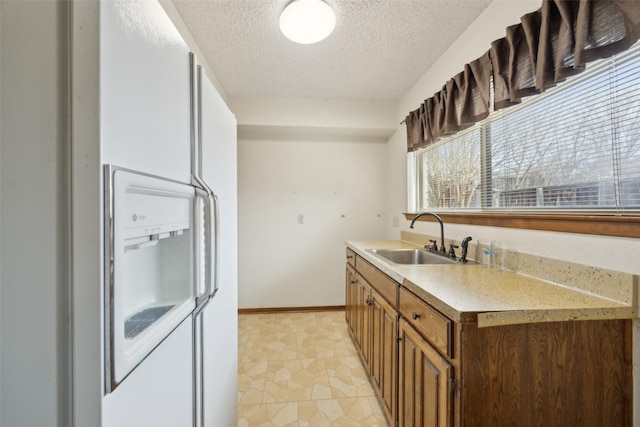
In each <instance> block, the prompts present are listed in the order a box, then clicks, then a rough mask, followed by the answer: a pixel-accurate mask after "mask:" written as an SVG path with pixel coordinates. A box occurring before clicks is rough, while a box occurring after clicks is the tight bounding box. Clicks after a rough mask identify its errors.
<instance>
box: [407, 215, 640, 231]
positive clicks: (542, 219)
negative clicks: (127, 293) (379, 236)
mask: <svg viewBox="0 0 640 427" xmlns="http://www.w3.org/2000/svg"><path fill="white" fill-rule="evenodd" d="M436 212H437V213H438V215H439V216H440V217H441V218H442V220H443V221H444V222H446V223H449V224H468V225H481V226H488V227H506V228H518V229H524V230H538V231H556V232H562V233H578V234H591V235H599V236H612V237H629V238H640V215H637V214H613V213H610V214H609V213H607V214H605V213H596V212H593V213H581V214H575V213H560V212H554V213H538V212H536V213H521V212H443V211H439V210H438V211H436ZM417 215H418V214H417V213H409V212H407V213H404V217H405V219H406V220H407V221H411V220H413V219H414V218H415V217H416V216H417ZM418 221H435V220H433V219H432V218H431V217H429V216H423V217H420V218H419V219H418Z"/></svg>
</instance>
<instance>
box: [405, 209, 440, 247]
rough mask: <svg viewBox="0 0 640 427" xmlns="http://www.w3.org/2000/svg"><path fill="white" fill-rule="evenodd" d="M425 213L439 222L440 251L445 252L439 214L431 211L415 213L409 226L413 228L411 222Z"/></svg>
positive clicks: (413, 222)
mask: <svg viewBox="0 0 640 427" xmlns="http://www.w3.org/2000/svg"><path fill="white" fill-rule="evenodd" d="M425 215H429V216H432V217H434V218H435V219H436V220H437V221H438V223H439V224H440V252H442V253H445V254H446V253H447V250H446V249H445V245H444V224H443V223H442V218H440V216H439V215H436V214H434V213H433V212H422V213H420V214H418V215H416V217H415V218H413V220H412V221H411V224H410V225H409V228H413V224H415V222H416V220H417V219H418V218H420V217H421V216H425Z"/></svg>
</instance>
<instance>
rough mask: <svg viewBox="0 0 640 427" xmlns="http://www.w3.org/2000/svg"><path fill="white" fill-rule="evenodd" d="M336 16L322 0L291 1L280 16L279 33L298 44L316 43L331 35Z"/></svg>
mask: <svg viewBox="0 0 640 427" xmlns="http://www.w3.org/2000/svg"><path fill="white" fill-rule="evenodd" d="M335 26H336V14H335V13H334V12H333V9H331V6H329V5H328V4H327V3H325V2H324V1H322V0H293V1H292V2H291V3H289V4H288V5H287V7H285V8H284V10H283V11H282V15H280V31H282V34H284V35H285V37H286V38H288V39H289V40H291V41H294V42H296V43H300V44H312V43H317V42H319V41H320V40H324V39H325V38H327V36H329V34H331V32H332V31H333V29H334V28H335Z"/></svg>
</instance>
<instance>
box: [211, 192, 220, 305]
mask: <svg viewBox="0 0 640 427" xmlns="http://www.w3.org/2000/svg"><path fill="white" fill-rule="evenodd" d="M211 202H212V206H213V210H212V213H213V224H212V226H213V239H212V243H213V270H212V271H211V274H212V276H213V290H212V292H211V298H213V297H214V296H215V295H216V292H218V285H219V283H218V272H219V271H220V270H219V268H220V262H219V261H220V226H219V225H220V224H219V223H220V209H219V203H220V201H219V200H218V196H216V195H215V194H214V193H211Z"/></svg>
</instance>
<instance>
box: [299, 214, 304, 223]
mask: <svg viewBox="0 0 640 427" xmlns="http://www.w3.org/2000/svg"><path fill="white" fill-rule="evenodd" d="M298 224H304V215H303V214H298Z"/></svg>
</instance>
